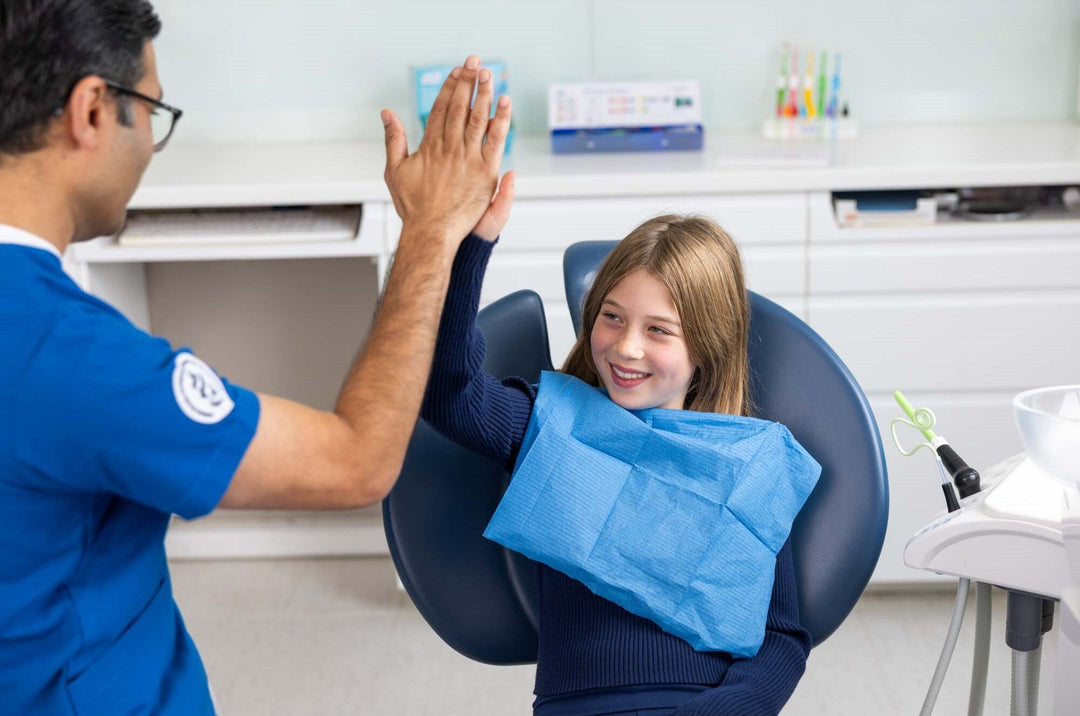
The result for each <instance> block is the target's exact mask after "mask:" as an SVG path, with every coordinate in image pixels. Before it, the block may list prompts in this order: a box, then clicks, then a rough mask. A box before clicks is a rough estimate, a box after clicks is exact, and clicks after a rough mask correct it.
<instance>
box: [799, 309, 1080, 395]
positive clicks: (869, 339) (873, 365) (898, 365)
mask: <svg viewBox="0 0 1080 716" xmlns="http://www.w3.org/2000/svg"><path fill="white" fill-rule="evenodd" d="M808 309H809V313H810V325H811V326H813V327H814V329H815V330H816V331H818V333H820V334H821V336H822V337H823V338H824V339H825V340H826V341H827V342H828V343H829V344H830V345H831V346H832V347H833V349H834V350H835V351H836V352H837V354H839V356H840V357H841V358H842V359H843V360H844V362H845V363H847V365H848V367H850V368H851V371H852V372H853V373H854V374H855V378H856V379H857V380H858V381H859V383H860V384H861V385H862V387H863V389H864V390H866V391H867V392H873V391H878V392H886V393H891V392H892V391H893V390H896V389H897V388H899V389H901V390H904V391H905V392H906V391H913V392H914V391H919V390H938V391H957V390H964V391H983V390H989V391H994V390H999V391H1012V390H1021V389H1024V388H1029V387H1034V386H1038V385H1054V384H1060V383H1075V382H1080V331H1077V330H1075V326H1076V325H1077V323H1078V322H1080V292H1077V291H1060V292H1050V291H1047V292H1028V293H1014V294H995V295H977V296H972V297H970V298H969V297H957V296H944V295H928V294H908V295H905V296H889V297H885V296H865V295H863V296H859V297H858V298H855V297H851V298H817V297H814V296H811V297H810V299H809V306H808Z"/></svg>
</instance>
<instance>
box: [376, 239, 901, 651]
mask: <svg viewBox="0 0 1080 716" xmlns="http://www.w3.org/2000/svg"><path fill="white" fill-rule="evenodd" d="M613 246H614V242H585V243H581V244H575V245H574V246H572V247H570V249H568V250H567V252H566V256H565V259H564V275H565V278H566V289H567V291H566V294H567V299H568V301H569V306H570V312H571V317H572V318H573V321H574V328H575V331H576V330H577V329H578V328H579V327H580V317H581V315H580V314H581V303H582V298H583V297H584V294H585V291H586V290H587V289H588V286H590V285H591V284H592V280H593V277H594V276H595V273H596V269H597V268H598V267H599V265H600V263H601V262H602V261H603V258H604V257H605V256H606V255H607V253H608V252H609V251H610V250H611V248H612V247H613ZM751 312H752V313H751V328H750V330H751V336H750V365H751V371H752V373H753V378H752V380H753V385H752V391H753V397H754V401H755V404H756V408H757V411H758V413H757V414H758V415H759V417H763V418H767V419H770V420H776V421H778V422H782V423H784V424H785V425H787V426H788V428H789V429H790V430H791V432H792V433H793V434H794V435H795V437H796V438H797V439H798V440H799V442H801V443H802V444H803V446H804V447H806V449H807V450H809V451H810V453H811V454H812V455H813V456H814V457H815V458H817V460H818V461H819V462H820V463H821V465H822V477H821V480H820V481H819V483H818V486H817V487H816V488H815V490H814V493H813V494H812V495H811V497H810V500H809V501H808V502H807V504H806V506H805V507H804V508H803V511H802V512H801V513H800V515H799V518H798V520H797V521H796V523H795V527H794V529H793V533H792V546H793V551H794V554H795V565H796V573H797V578H798V588H799V605H800V608H801V615H802V619H803V622H804V623H805V625H806V626H807V628H808V629H809V630H810V633H811V635H812V636H813V638H814V643H815V644H817V643H820V642H821V641H823V640H824V639H825V638H826V637H827V636H828V635H829V634H831V633H832V632H833V630H835V629H836V627H837V626H838V625H839V624H840V622H841V621H843V619H844V618H845V617H846V616H847V614H848V612H850V610H851V608H852V606H854V604H855V601H856V600H857V599H858V597H859V595H860V594H861V593H862V590H863V589H864V587H865V586H866V583H867V580H868V579H869V578H870V574H871V572H872V571H873V568H874V565H875V564H876V563H877V557H878V554H879V553H880V551H881V544H882V541H883V540H884V536H885V523H886V519H887V514H888V490H887V483H886V475H885V460H884V455H883V454H882V451H881V440H880V437H879V436H878V432H877V426H876V424H875V423H874V419H873V415H872V414H871V412H870V408H869V405H868V403H867V401H866V398H865V396H864V395H863V393H862V391H861V390H860V389H859V386H858V385H857V384H856V383H855V380H854V379H853V378H852V376H851V374H850V373H849V372H848V370H847V368H846V367H845V366H844V364H843V363H842V362H841V361H840V359H839V358H838V357H837V356H836V354H835V353H833V351H832V350H831V349H830V348H829V347H828V346H827V345H826V344H825V343H824V341H822V340H821V338H820V337H819V336H818V335H817V334H816V333H814V332H813V331H812V330H810V328H809V327H808V326H806V324H804V323H803V322H802V321H801V320H799V319H798V318H797V317H795V316H794V315H792V314H791V313H789V312H788V311H786V310H784V309H783V308H781V307H780V306H778V305H776V304H775V303H773V302H771V301H769V300H767V299H765V298H762V297H761V296H758V295H756V294H751ZM478 323H479V325H480V328H481V330H482V331H483V332H484V337H485V339H486V344H487V356H486V359H485V362H484V368H485V370H487V371H488V372H489V373H491V374H492V375H495V376H496V377H500V378H501V377H506V376H509V375H518V376H522V377H524V378H526V379H528V380H532V381H536V380H538V379H539V375H540V371H541V370H550V369H551V360H550V352H549V349H548V339H547V327H546V323H545V320H544V311H543V306H542V305H541V302H540V298H539V297H538V296H537V295H536V294H534V293H532V292H531V291H519V292H517V293H514V294H511V295H510V296H507V297H505V298H503V299H501V300H500V301H496V302H495V303H493V304H491V305H490V306H488V307H487V308H486V309H484V310H483V311H481V312H480V316H479V317H478ZM508 480H509V476H508V475H507V474H506V472H505V471H504V470H503V469H502V468H501V467H500V466H498V465H495V464H493V463H491V462H489V461H488V460H486V459H484V458H481V457H478V456H476V455H474V454H473V453H471V452H469V451H468V450H466V449H464V448H461V447H458V446H457V445H455V444H453V443H451V442H450V441H448V440H446V439H445V438H443V437H441V436H440V435H438V434H437V433H435V431H434V430H432V429H431V428H430V427H428V426H427V425H426V424H424V423H423V421H421V422H420V423H419V424H418V425H417V428H416V432H415V433H414V435H413V439H412V443H411V444H410V447H409V453H408V455H407V457H406V460H405V465H404V468H403V470H402V473H401V477H400V478H399V479H398V482H397V485H396V486H395V487H394V489H393V491H392V492H391V493H390V496H389V497H388V498H387V499H386V500H385V501H384V503H383V520H384V524H385V528H386V537H387V542H388V544H389V547H390V553H391V555H392V557H393V559H394V564H395V566H396V567H397V571H398V575H399V576H400V577H401V580H402V583H403V584H404V585H405V589H406V591H407V592H408V593H409V596H410V597H411V598H412V600H413V602H414V603H415V604H416V606H417V608H418V609H419V611H420V613H421V614H422V615H423V616H424V618H425V619H426V620H427V621H428V623H429V624H430V625H431V627H432V628H433V629H434V630H435V632H436V633H438V634H439V636H440V637H442V639H443V640H444V641H445V642H446V643H448V644H449V645H450V646H451V647H453V648H454V649H456V650H457V651H459V652H461V653H462V654H464V655H466V656H468V657H470V658H472V659H475V660H477V661H482V662H485V663H490V664H520V663H531V662H534V661H535V660H536V625H537V611H536V589H535V586H536V582H535V579H536V575H535V567H534V565H533V563H531V562H529V561H528V560H526V559H525V558H523V557H521V556H520V555H518V554H515V553H512V552H509V551H508V550H506V549H504V548H502V547H500V546H499V545H497V544H495V543H493V542H489V541H488V540H485V539H484V538H483V537H482V532H483V530H484V527H485V526H486V525H487V522H488V520H489V519H490V517H491V514H492V513H493V512H494V510H495V507H496V505H497V504H498V501H499V499H500V498H501V496H502V493H503V491H504V490H505V489H506V485H507V483H508Z"/></svg>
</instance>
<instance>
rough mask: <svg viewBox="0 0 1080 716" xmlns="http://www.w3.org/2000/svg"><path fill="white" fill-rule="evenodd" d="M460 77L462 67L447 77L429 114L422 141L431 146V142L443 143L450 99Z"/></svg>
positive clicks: (456, 68)
mask: <svg viewBox="0 0 1080 716" xmlns="http://www.w3.org/2000/svg"><path fill="white" fill-rule="evenodd" d="M460 77H461V68H460V67H455V68H454V69H452V70H451V71H450V74H448V75H447V76H446V81H445V82H443V85H442V89H440V90H439V94H438V96H437V97H435V101H434V102H433V103H432V105H431V111H430V112H428V118H427V123H426V124H425V125H424V138H423V140H421V141H423V142H428V143H429V144H430V143H431V141H436V142H441V141H442V138H443V131H444V128H445V126H446V108H447V107H448V106H450V98H451V97H452V96H453V95H454V90H455V89H456V88H457V85H458V79H459V78H460Z"/></svg>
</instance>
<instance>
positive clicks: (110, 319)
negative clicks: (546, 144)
mask: <svg viewBox="0 0 1080 716" xmlns="http://www.w3.org/2000/svg"><path fill="white" fill-rule="evenodd" d="M159 29H160V23H159V21H158V19H157V17H156V16H155V15H154V12H153V10H152V8H151V7H150V5H149V4H148V3H147V2H145V0H3V1H2V3H0V68H2V69H0V714H5V715H6V714H17V715H19V716H24V715H26V714H47V715H48V716H54V715H61V714H83V715H86V714H95V715H96V714H212V713H213V706H212V704H211V700H210V695H209V689H208V687H207V680H206V674H205V671H204V669H203V665H202V662H201V660H200V658H199V655H198V652H197V651H196V649H195V647H194V645H193V644H192V641H191V638H190V637H189V636H188V633H187V631H186V630H185V628H184V623H183V621H182V619H181V616H180V613H179V611H178V610H177V607H176V604H175V602H174V601H173V597H172V591H171V588H170V581H169V572H168V567H167V565H166V560H165V551H164V535H165V530H166V526H167V524H168V521H169V516H170V515H171V514H173V513H176V514H179V515H182V516H184V517H188V518H191V517H198V516H200V515H204V514H206V513H208V512H210V511H211V510H213V509H214V508H215V507H217V506H223V507H233V508H277V509H290V508H296V509H324V508H325V509H331V508H351V507H359V506H363V505H369V504H372V503H374V502H377V501H379V500H380V499H382V498H383V497H384V496H385V495H386V493H387V492H388V491H389V489H390V487H391V486H392V484H393V482H394V480H395V479H396V476H397V473H398V472H399V470H400V467H401V463H402V460H403V457H404V452H405V448H406V446H407V444H408V440H409V436H410V434H411V431H412V427H413V424H414V422H415V420H416V416H417V412H418V410H419V405H420V401H421V398H422V397H423V391H424V386H425V383H426V379H427V373H428V370H429V367H430V362H431V355H432V351H433V346H434V342H435V336H436V332H437V327H438V320H439V315H440V313H441V310H442V304H443V299H444V296H445V292H446V286H447V282H448V279H449V270H450V265H451V263H452V260H453V257H454V254H455V253H456V250H457V247H458V245H459V244H460V242H461V240H462V238H463V237H465V236H466V235H467V234H468V233H469V230H470V229H471V228H472V227H473V226H474V225H475V224H476V223H477V222H478V221H480V220H481V219H482V218H483V217H484V216H485V213H486V212H488V211H491V210H492V209H491V200H492V196H493V194H494V192H495V190H496V186H497V185H498V179H499V177H498V174H499V161H500V159H501V156H502V146H503V142H504V140H505V135H506V131H507V128H508V126H509V120H510V107H509V104H505V105H500V107H499V109H498V112H497V114H496V118H495V119H494V120H493V121H492V123H491V124H490V125H489V124H488V121H487V119H488V113H489V111H490V106H491V97H492V91H491V86H492V82H491V80H490V73H488V72H486V71H481V70H479V69H478V67H479V60H478V58H475V57H471V58H469V59H468V60H467V61H466V64H465V66H464V67H461V68H458V69H457V70H455V73H454V74H453V75H452V76H451V77H450V78H449V79H448V80H447V84H446V86H445V87H444V88H443V92H442V94H441V95H440V98H439V100H438V101H437V102H436V106H435V108H433V110H432V114H431V118H430V119H429V121H428V126H427V133H426V135H425V139H424V144H423V146H422V147H421V148H420V149H419V150H418V151H417V152H415V153H413V154H409V153H408V151H407V147H406V144H405V139H404V132H403V129H402V125H401V122H400V121H399V120H398V118H397V117H395V116H394V115H393V114H392V113H390V112H386V111H384V113H383V121H384V125H385V129H386V136H387V167H386V178H387V182H388V183H389V184H390V185H391V187H392V188H393V189H394V194H395V200H396V202H397V209H398V212H399V213H400V214H401V216H402V220H403V228H402V233H401V240H400V244H399V248H398V251H397V257H396V261H395V263H394V266H393V269H392V271H391V273H390V277H389V280H388V282H387V286H386V291H385V295H384V296H383V299H382V301H381V304H380V308H379V312H378V315H377V317H376V319H375V323H374V325H373V327H372V329H371V332H370V334H369V337H368V342H367V345H366V347H365V348H364V350H363V351H362V352H361V353H360V355H359V356H358V358H357V361H356V362H355V364H354V366H353V368H352V370H351V371H350V374H349V376H348V377H347V378H346V381H345V385H344V387H343V388H342V391H341V394H340V397H339V400H338V404H337V407H336V408H335V410H334V412H332V413H330V412H320V411H317V410H314V409H311V408H308V407H305V406H303V405H299V404H297V403H293V402H291V401H288V400H285V399H282V398H276V397H273V396H269V395H256V394H255V393H252V392H251V391H249V390H246V389H244V388H241V387H239V386H237V385H233V384H230V383H229V382H228V381H226V380H225V379H223V378H221V377H219V376H218V375H217V374H216V373H215V372H214V370H213V369H212V368H211V367H210V366H208V365H207V364H206V363H205V362H203V361H202V360H200V359H199V358H198V357H196V356H194V355H193V354H192V353H191V352H190V351H187V350H185V349H183V348H181V349H179V350H176V349H174V348H173V347H172V346H170V344H169V343H168V342H167V341H166V340H164V339H161V338H155V337H152V336H150V335H147V334H146V333H143V332H142V331H140V330H138V329H137V328H135V327H134V326H132V325H131V324H130V323H129V322H128V321H127V320H126V319H125V318H124V317H123V316H122V315H120V314H119V313H118V312H117V311H116V310H114V309H113V308H112V307H110V306H109V305H108V304H106V303H104V302H102V301H100V300H98V299H96V298H94V297H92V296H89V295H87V294H86V293H84V292H83V291H82V290H81V289H80V288H79V287H78V286H77V285H76V284H75V283H74V282H73V281H72V280H71V279H70V278H69V277H68V276H67V274H65V272H64V271H63V269H62V265H61V258H60V257H61V254H62V253H63V252H64V250H65V249H66V248H67V246H68V245H69V244H70V243H72V242H74V241H82V240H86V239H90V238H93V237H95V236H101V235H105V234H109V233H112V232H115V231H116V230H117V229H119V227H120V226H121V225H122V224H123V221H124V212H125V206H126V205H127V202H128V200H129V199H130V198H131V195H132V193H133V192H134V191H135V188H136V186H137V185H138V183H139V180H140V178H141V176H142V173H143V171H144V170H145V169H146V166H147V164H148V163H149V161H150V158H151V155H152V154H153V152H154V151H155V150H156V149H160V148H161V147H162V146H163V143H164V141H165V140H166V139H167V138H168V135H169V133H171V131H172V129H173V126H172V125H173V122H174V121H175V118H176V117H175V115H177V114H178V113H177V111H175V110H173V109H172V108H170V107H168V106H167V105H165V104H164V103H163V102H162V101H161V97H162V89H161V86H160V84H159V82H158V75H157V69H156V66H155V59H154V51H153V46H152V44H151V40H153V38H154V37H155V36H156V35H157V33H158V31H159ZM474 83H475V84H476V86H477V98H476V101H475V103H473V106H472V109H470V99H471V97H472V92H473V87H474ZM485 137H486V140H487V141H486V142H485V141H484V139H485ZM502 191H504V192H507V193H509V192H512V182H508V181H505V180H504V184H503V189H502ZM357 339H358V340H359V339H360V336H357Z"/></svg>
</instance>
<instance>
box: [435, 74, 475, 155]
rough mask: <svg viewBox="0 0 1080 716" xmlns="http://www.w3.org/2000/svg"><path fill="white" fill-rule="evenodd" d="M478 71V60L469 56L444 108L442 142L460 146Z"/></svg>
mask: <svg viewBox="0 0 1080 716" xmlns="http://www.w3.org/2000/svg"><path fill="white" fill-rule="evenodd" d="M479 71H480V58H479V57H477V56H476V55H469V58H468V59H467V60H465V67H463V68H462V69H461V76H460V77H459V79H458V83H457V86H456V87H455V88H454V93H453V95H452V96H451V97H450V104H449V105H448V106H447V108H446V128H445V129H444V130H443V141H445V142H447V143H458V144H460V143H461V142H462V141H463V139H464V135H465V123H466V121H468V118H469V105H470V104H471V103H472V94H473V87H474V86H475V85H476V76H477V74H479ZM451 146H452V145H451Z"/></svg>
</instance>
